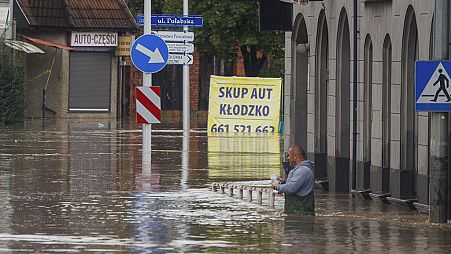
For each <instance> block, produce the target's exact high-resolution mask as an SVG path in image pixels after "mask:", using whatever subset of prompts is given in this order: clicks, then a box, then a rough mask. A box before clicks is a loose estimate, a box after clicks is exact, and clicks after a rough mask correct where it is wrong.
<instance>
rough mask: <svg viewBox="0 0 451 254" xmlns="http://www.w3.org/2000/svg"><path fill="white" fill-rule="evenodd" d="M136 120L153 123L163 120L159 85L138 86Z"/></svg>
mask: <svg viewBox="0 0 451 254" xmlns="http://www.w3.org/2000/svg"><path fill="white" fill-rule="evenodd" d="M135 92H136V122H137V123H143V124H152V123H160V122H161V99H160V87H159V86H141V87H137V88H136V91H135Z"/></svg>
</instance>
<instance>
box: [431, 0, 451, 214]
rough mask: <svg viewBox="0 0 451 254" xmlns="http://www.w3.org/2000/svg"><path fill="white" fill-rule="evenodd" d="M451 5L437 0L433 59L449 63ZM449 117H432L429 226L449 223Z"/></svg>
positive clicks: (436, 114)
mask: <svg viewBox="0 0 451 254" xmlns="http://www.w3.org/2000/svg"><path fill="white" fill-rule="evenodd" d="M449 1H450V0H435V20H434V21H435V22H434V50H433V51H434V56H433V58H434V59H436V60H446V59H449V52H448V42H449V21H450V20H449V16H448V14H449V6H450V5H449ZM447 118H448V113H445V112H433V113H431V134H430V135H431V137H430V180H429V181H430V182H429V222H431V223H447V220H448V213H447V212H448V211H447V210H448V135H449V133H448V121H449V120H448V119H447Z"/></svg>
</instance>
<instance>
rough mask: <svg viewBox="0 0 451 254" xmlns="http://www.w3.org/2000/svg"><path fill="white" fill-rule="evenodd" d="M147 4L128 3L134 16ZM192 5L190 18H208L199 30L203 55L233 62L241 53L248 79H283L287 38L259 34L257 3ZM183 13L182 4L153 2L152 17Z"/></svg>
mask: <svg viewBox="0 0 451 254" xmlns="http://www.w3.org/2000/svg"><path fill="white" fill-rule="evenodd" d="M143 2H144V1H143V0H128V5H129V7H130V9H131V10H132V13H134V14H136V13H142V10H143V9H144V7H143ZM189 4H190V6H189V12H190V14H199V15H203V18H204V26H203V27H202V28H200V29H196V30H195V33H196V36H195V44H196V49H197V51H198V52H199V53H200V54H203V55H209V56H215V57H216V58H219V59H223V60H231V59H234V58H235V57H236V56H237V53H238V52H239V51H241V54H242V55H243V59H244V66H245V72H246V76H251V77H252V76H273V77H281V76H282V75H283V66H284V64H283V59H284V35H283V33H278V32H272V33H271V32H259V29H258V25H259V24H258V21H259V20H258V6H257V0H255V1H237V0H234V1H231V0H191V1H189ZM182 10H183V1H181V0H153V1H152V13H166V14H181V13H182ZM268 58H270V61H269V62H268ZM266 67H268V68H266Z"/></svg>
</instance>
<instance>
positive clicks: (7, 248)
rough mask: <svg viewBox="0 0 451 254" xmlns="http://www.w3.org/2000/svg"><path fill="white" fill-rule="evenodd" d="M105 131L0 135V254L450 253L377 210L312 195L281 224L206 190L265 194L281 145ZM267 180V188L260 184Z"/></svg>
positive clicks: (397, 214) (386, 208)
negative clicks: (312, 205)
mask: <svg viewBox="0 0 451 254" xmlns="http://www.w3.org/2000/svg"><path fill="white" fill-rule="evenodd" d="M141 139H142V136H141V131H140V130H139V129H138V128H137V127H136V126H133V125H131V126H124V125H120V124H117V123H114V122H108V121H73V120H71V121H69V120H58V121H53V122H47V123H45V126H43V125H42V124H41V122H40V121H38V123H36V122H32V121H31V122H27V123H25V125H23V126H6V127H0V144H1V145H0V195H1V196H2V199H1V201H0V204H1V208H0V251H2V252H13V251H17V252H18V251H24V252H60V253H67V252H82V253H84V252H114V251H117V252H124V253H130V252H131V253H145V252H148V253H166V252H177V253H181V252H182V253H186V252H196V253H199V252H207V253H218V252H219V253H225V252H230V253H243V252H250V253H280V252H282V253H299V252H318V253H327V252H333V253H337V252H338V253H349V252H355V253H361V252H370V251H371V252H375V253H379V252H401V253H406V252H419V253H422V252H434V253H440V252H446V251H447V250H448V249H449V248H450V247H451V244H450V243H449V239H451V228H450V227H449V225H444V226H437V225H430V224H428V223H427V216H426V215H422V214H417V213H416V212H414V211H411V210H408V209H406V208H402V207H396V206H393V205H387V204H382V203H378V202H375V201H369V200H363V199H358V198H351V197H350V196H349V195H334V194H331V193H327V192H322V191H319V190H318V191H317V192H316V194H315V196H316V198H317V201H316V215H317V216H315V217H309V216H301V217H299V216H297V217H296V216H285V215H283V214H282V213H281V209H282V206H283V205H282V204H283V200H282V199H280V198H279V199H277V200H276V209H274V210H268V209H266V208H265V207H263V206H259V205H257V204H256V202H255V201H254V202H251V203H248V202H246V201H243V200H238V199H236V198H233V197H228V196H227V195H222V194H219V193H214V192H211V191H209V190H208V188H207V187H208V185H209V184H210V183H212V182H214V181H228V180H233V181H240V182H242V181H246V182H248V183H250V182H255V181H257V182H258V183H260V184H268V183H269V181H268V180H265V179H267V178H268V177H269V176H270V175H271V174H272V173H279V172H280V157H279V154H280V152H279V149H280V147H281V146H280V139H279V137H277V136H275V137H274V136H260V137H251V136H236V135H231V136H228V137H219V136H207V134H206V132H205V131H204V130H202V129H194V130H193V131H191V133H190V134H189V135H186V134H185V135H184V133H183V131H182V130H181V127H179V126H171V125H154V128H153V131H152V164H151V167H150V168H147V167H146V166H145V165H144V166H143V165H142V160H141V156H142V150H141ZM262 180H263V181H262Z"/></svg>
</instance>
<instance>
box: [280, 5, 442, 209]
mask: <svg viewBox="0 0 451 254" xmlns="http://www.w3.org/2000/svg"><path fill="white" fill-rule="evenodd" d="M357 2H358V5H357V7H358V19H357V31H358V34H357V45H358V47H357V61H358V71H357V74H358V75H357V77H358V78H357V119H353V102H354V99H353V68H352V67H353V61H354V56H353V39H354V35H353V19H354V13H353V3H354V1H353V0H324V1H304V3H301V4H294V6H293V31H292V32H287V33H286V74H285V95H284V96H285V98H284V101H285V113H284V118H285V125H286V126H285V130H286V131H285V134H284V135H285V140H286V141H288V142H285V149H287V147H288V146H289V145H291V144H294V143H297V144H300V145H302V146H304V147H306V151H307V154H308V157H309V158H310V159H312V160H314V161H315V165H316V178H317V180H323V181H327V182H328V185H329V190H330V191H333V192H345V193H346V192H349V191H351V190H357V191H360V192H369V193H372V194H374V195H376V196H377V195H380V196H381V197H387V196H389V197H391V199H393V200H394V199H397V200H401V201H405V202H412V203H415V202H417V203H418V204H424V205H427V204H428V202H429V193H428V188H429V161H430V160H429V135H430V117H429V114H428V113H427V112H416V111H415V99H414V98H415V97H414V96H415V61H416V60H429V59H432V47H433V45H432V42H433V30H432V28H433V13H434V1H422V0H396V1H395V0H358V1H357ZM353 121H357V126H358V128H357V154H356V156H357V169H356V172H355V176H353V174H352V170H351V168H352V166H351V165H352V158H353V157H352V146H353V144H352V141H353ZM353 180H354V183H353ZM353 185H354V186H353Z"/></svg>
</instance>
